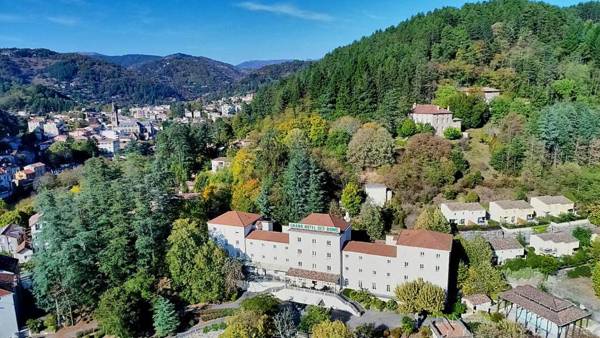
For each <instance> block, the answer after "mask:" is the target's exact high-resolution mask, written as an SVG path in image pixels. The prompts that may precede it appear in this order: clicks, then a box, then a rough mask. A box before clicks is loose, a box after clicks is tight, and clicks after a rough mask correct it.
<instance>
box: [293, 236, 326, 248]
mask: <svg viewBox="0 0 600 338" xmlns="http://www.w3.org/2000/svg"><path fill="white" fill-rule="evenodd" d="M297 240H298V243H300V242H302V237H297ZM311 242H312V244H317V239H316V238H313V239H312V240H311ZM326 244H327V246H331V241H327V242H326Z"/></svg>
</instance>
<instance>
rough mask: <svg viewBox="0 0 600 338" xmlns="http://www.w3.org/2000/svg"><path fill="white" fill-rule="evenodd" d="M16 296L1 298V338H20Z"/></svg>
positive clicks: (10, 295)
mask: <svg viewBox="0 0 600 338" xmlns="http://www.w3.org/2000/svg"><path fill="white" fill-rule="evenodd" d="M18 332H19V326H18V325H17V313H16V309H15V294H13V293H11V294H9V295H6V296H3V297H0V338H13V337H18V335H17V333H18Z"/></svg>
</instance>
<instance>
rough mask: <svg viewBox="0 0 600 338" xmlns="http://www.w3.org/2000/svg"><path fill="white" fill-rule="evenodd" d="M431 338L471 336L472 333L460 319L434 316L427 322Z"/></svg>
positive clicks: (465, 337)
mask: <svg viewBox="0 0 600 338" xmlns="http://www.w3.org/2000/svg"><path fill="white" fill-rule="evenodd" d="M429 327H430V328H431V336H432V337H433V338H472V337H473V334H472V333H471V331H469V329H468V328H467V327H466V326H465V324H464V323H463V322H462V321H461V320H450V319H447V318H436V319H434V320H432V321H431V323H430V324H429Z"/></svg>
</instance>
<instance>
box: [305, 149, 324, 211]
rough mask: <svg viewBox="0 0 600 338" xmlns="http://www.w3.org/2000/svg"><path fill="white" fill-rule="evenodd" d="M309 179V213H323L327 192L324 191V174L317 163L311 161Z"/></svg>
mask: <svg viewBox="0 0 600 338" xmlns="http://www.w3.org/2000/svg"><path fill="white" fill-rule="evenodd" d="M309 168H310V172H309V177H308V201H307V203H308V204H307V211H308V212H322V211H323V210H324V209H325V205H326V204H325V192H324V191H323V185H324V184H323V181H324V175H325V174H324V173H323V171H321V169H320V168H319V167H318V166H317V164H316V163H315V161H313V160H310V161H309Z"/></svg>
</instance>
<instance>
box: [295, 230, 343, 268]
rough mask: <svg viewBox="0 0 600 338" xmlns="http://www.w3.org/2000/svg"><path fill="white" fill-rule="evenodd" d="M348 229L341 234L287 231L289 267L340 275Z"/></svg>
mask: <svg viewBox="0 0 600 338" xmlns="http://www.w3.org/2000/svg"><path fill="white" fill-rule="evenodd" d="M349 229H350V228H348V229H347V230H346V232H345V233H342V234H333V233H326V232H312V231H301V230H295V229H289V232H288V233H289V236H290V252H289V258H290V267H293V268H298V269H304V270H311V271H318V272H325V273H331V274H337V275H340V274H341V271H342V255H341V252H342V246H343V244H344V243H345V241H346V240H347V239H346V238H347V237H349ZM348 239H349V238H348Z"/></svg>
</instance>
